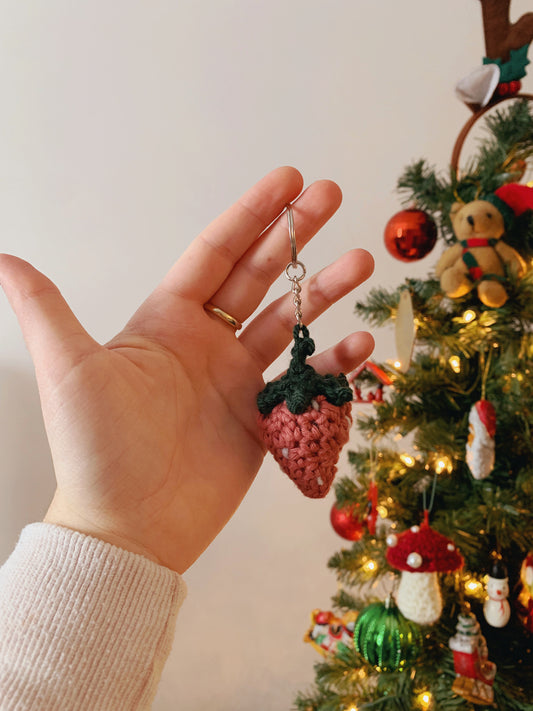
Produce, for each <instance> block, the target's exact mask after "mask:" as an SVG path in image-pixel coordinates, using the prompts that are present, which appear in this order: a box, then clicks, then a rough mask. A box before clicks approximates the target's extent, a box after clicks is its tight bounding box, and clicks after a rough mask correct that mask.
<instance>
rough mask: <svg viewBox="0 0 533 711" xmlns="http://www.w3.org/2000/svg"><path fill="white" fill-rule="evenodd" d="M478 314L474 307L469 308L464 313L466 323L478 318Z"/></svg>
mask: <svg viewBox="0 0 533 711" xmlns="http://www.w3.org/2000/svg"><path fill="white" fill-rule="evenodd" d="M476 315H477V314H476V312H475V311H472V309H467V310H466V311H465V312H464V313H463V321H464V322H465V323H470V322H471V321H473V320H474V319H475V318H476Z"/></svg>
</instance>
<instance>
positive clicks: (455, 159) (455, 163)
mask: <svg viewBox="0 0 533 711" xmlns="http://www.w3.org/2000/svg"><path fill="white" fill-rule="evenodd" d="M511 99H525V100H526V101H533V94H515V95H514V96H502V97H500V98H498V99H495V100H494V101H491V103H490V104H488V105H487V106H484V107H483V108H482V109H480V110H479V111H476V113H475V114H473V116H471V117H470V118H469V119H468V121H467V122H466V123H465V125H464V126H463V128H462V129H461V133H460V134H459V135H458V137H457V140H456V142H455V146H454V147H453V153H452V161H451V167H452V170H454V171H455V175H456V176H457V178H459V156H460V155H461V149H462V148H463V144H464V142H465V140H466V137H467V136H468V134H469V133H470V131H471V129H472V127H473V126H474V124H475V123H476V122H477V121H478V120H479V119H480V118H481V117H482V116H484V115H485V114H486V113H487V111H490V109H492V108H494V107H495V106H497V105H498V104H501V103H502V102H503V101H510V100H511Z"/></svg>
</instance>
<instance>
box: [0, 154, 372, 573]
mask: <svg viewBox="0 0 533 711" xmlns="http://www.w3.org/2000/svg"><path fill="white" fill-rule="evenodd" d="M301 190H302V178H301V176H300V174H299V173H298V171H296V170H295V169H293V168H279V169H277V170H275V171H273V172H272V173H270V174H269V175H267V176H266V177H265V178H263V180H261V181H260V182H259V183H258V184H257V185H255V186H254V187H253V188H252V189H251V190H249V191H248V192H247V193H246V194H245V195H244V196H243V197H242V198H241V199H240V200H239V201H238V202H237V203H236V204H235V205H233V206H232V207H231V208H230V209H229V210H228V211H227V212H225V213H224V214H223V215H221V216H220V217H219V218H218V219H217V220H215V221H214V222H213V223H212V224H211V225H210V226H209V227H208V228H207V229H206V230H205V231H204V232H203V233H202V234H201V235H200V236H199V237H198V238H197V239H196V240H195V241H194V242H192V244H191V245H190V247H189V248H188V249H187V251H186V252H185V253H184V255H183V256H182V257H181V258H180V259H179V261H178V262H177V263H176V264H175V265H174V266H173V267H172V269H171V270H170V272H169V273H168V274H167V275H166V277H165V278H164V279H163V281H162V282H161V284H160V285H159V286H158V287H157V288H156V289H155V291H154V292H153V293H152V294H151V295H150V296H149V297H148V299H147V300H146V301H145V303H144V304H143V305H142V306H141V307H140V309H139V310H138V311H137V312H136V313H135V314H134V316H133V317H132V319H131V320H130V322H129V323H128V324H127V325H126V327H125V328H124V329H123V330H122V331H121V332H120V333H119V334H118V335H117V336H116V337H115V338H113V339H112V341H111V342H110V343H108V344H106V345H105V346H102V345H100V344H98V343H96V342H95V341H94V340H93V339H92V338H91V337H90V336H89V334H87V332H86V331H85V330H84V329H83V327H82V326H81V325H80V323H79V322H78V321H77V319H76V318H75V316H74V315H73V314H72V312H71V311H70V309H69V307H68V306H67V304H66V303H65V301H64V300H63V298H62V296H61V295H60V293H59V291H58V290H57V288H56V287H55V286H54V285H53V284H52V283H51V282H50V281H49V280H48V279H47V278H46V277H45V276H43V275H42V274H40V273H39V272H38V271H36V270H35V269H34V268H33V267H32V266H30V265H29V264H28V263H26V262H24V261H22V260H20V259H18V258H17V257H12V256H9V255H2V256H0V281H1V283H2V286H3V287H4V290H5V291H6V293H7V296H8V298H9V300H10V302H11V304H12V306H13V309H14V310H15V313H16V314H17V317H18V319H19V322H20V324H21V327H22V330H23V333H24V337H25V339H26V342H27V344H28V347H29V350H30V352H31V355H32V358H33V361H34V363H35V369H36V374H37V381H38V385H39V392H40V395H41V402H42V407H43V413H44V420H45V425H46V430H47V434H48V438H49V442H50V447H51V451H52V457H53V461H54V469H55V474H56V478H57V491H56V494H55V497H54V500H53V502H52V504H51V506H50V509H49V511H48V514H47V517H46V520H47V521H49V522H51V523H55V524H59V525H63V526H68V527H70V528H74V529H76V530H79V531H82V532H84V533H87V534H90V535H95V536H98V537H100V538H103V539H104V540H107V541H110V542H111V543H115V544H116V545H119V546H121V547H123V548H126V549H128V550H132V551H134V552H138V553H141V554H143V555H146V556H148V557H150V558H152V559H154V560H156V561H157V562H159V563H161V564H163V565H166V566H168V567H169V568H172V569H173V570H176V571H178V572H183V571H184V570H185V569H186V568H188V567H189V566H190V565H191V564H192V563H193V562H194V560H196V558H197V557H198V556H199V555H200V553H201V552H202V551H203V550H204V549H205V548H206V547H207V546H208V545H209V543H210V542H211V541H212V540H213V538H214V537H215V536H216V535H217V533H218V532H219V531H220V530H221V528H222V527H223V526H224V524H225V523H226V522H227V521H228V519H229V518H230V517H231V515H232V514H233V512H234V511H235V509H236V508H237V506H238V505H239V503H240V501H241V500H242V498H243V496H244V494H245V493H246V491H247V490H248V488H249V486H250V485H251V483H252V481H253V479H254V476H255V474H256V473H257V471H258V469H259V467H260V465H261V462H262V460H263V457H264V454H265V450H264V446H263V444H262V442H261V440H260V439H259V437H258V431H257V427H256V404H255V399H256V396H257V393H258V392H259V391H260V390H261V389H262V387H263V378H262V373H263V371H264V370H265V368H267V367H268V366H269V365H270V364H271V363H272V362H273V360H274V359H275V358H276V357H277V356H278V355H279V354H280V353H281V352H282V351H283V349H284V348H285V347H286V346H287V344H288V343H289V342H290V339H291V334H292V326H293V323H294V316H293V309H292V304H291V300H290V298H288V297H284V298H281V299H278V300H277V301H274V302H273V303H271V304H270V305H269V306H267V307H266V308H265V309H264V310H262V311H260V312H259V313H258V314H257V315H255V317H254V318H252V319H250V320H249V322H248V323H247V325H246V326H245V328H244V329H243V331H242V333H241V334H240V335H239V336H238V337H236V334H235V332H234V330H233V328H232V327H231V326H229V325H227V324H226V323H224V322H223V321H222V320H220V319H219V318H217V317H216V316H214V315H212V314H210V313H208V312H206V311H205V309H204V308H203V305H204V304H205V303H206V302H207V301H211V302H213V303H214V304H216V305H217V306H219V307H220V308H222V309H224V310H225V311H227V312H229V313H231V314H232V315H233V316H235V317H236V318H237V319H239V320H240V321H246V320H247V319H249V318H250V316H251V315H252V314H253V313H254V311H255V310H256V309H257V307H258V306H259V304H260V303H261V301H262V300H263V298H264V296H265V294H266V292H267V291H268V288H269V287H270V285H271V284H272V282H273V281H274V280H275V279H276V277H277V276H278V275H279V273H280V272H281V271H282V270H283V268H284V267H285V265H286V264H287V262H288V261H289V259H290V250H289V241H288V234H287V225H286V221H285V220H284V219H283V217H282V218H280V217H279V216H280V213H282V211H283V209H284V206H285V205H286V204H287V203H289V202H293V201H295V202H294V203H293V210H294V217H295V224H296V236H297V241H298V245H299V247H302V246H303V245H304V244H305V243H306V242H307V241H308V240H309V239H310V238H311V237H312V236H313V235H314V234H316V232H317V231H318V230H319V229H320V227H321V226H322V225H323V224H324V223H325V222H326V221H327V220H328V219H329V218H330V217H331V216H332V215H333V213H334V212H335V211H336V209H337V208H338V206H339V205H340V201H341V195H340V190H339V189H338V187H337V186H336V185H335V184H334V183H331V182H329V181H318V182H317V183H314V184H313V185H311V186H310V187H309V188H308V189H307V190H306V191H304V192H303V193H301V194H300V192H301ZM372 266H373V261H372V258H371V257H370V255H369V254H368V253H367V252H365V251H364V250H353V251H351V252H349V253H348V254H346V255H344V257H342V258H341V259H340V260H338V261H337V262H336V263H334V264H333V265H331V266H330V267H327V268H326V269H324V270H323V271H322V272H320V273H319V274H317V275H316V276H315V277H312V278H310V279H308V280H307V281H306V282H305V283H304V287H303V295H302V296H303V302H304V320H305V322H306V323H309V322H310V321H312V320H313V319H314V318H316V316H318V315H319V314H320V313H322V312H323V311H324V310H325V309H327V308H328V306H329V305H331V304H332V303H333V302H334V301H336V300H337V299H339V298H340V297H342V296H344V295H345V294H346V293H348V292H349V291H351V290H352V289H353V288H354V287H355V286H357V285H358V284H359V283H360V282H361V281H363V280H364V279H366V278H367V277H368V276H369V275H370V273H371V271H372ZM372 346H373V342H372V338H371V337H370V336H369V334H367V333H359V334H352V335H350V336H348V337H347V338H345V339H344V340H343V341H341V342H340V343H339V344H338V345H337V346H336V347H334V348H332V349H330V350H329V351H326V352H325V353H323V354H321V355H319V356H316V357H315V360H314V362H313V365H314V366H315V368H317V370H320V371H321V372H340V371H341V370H349V369H351V368H353V367H354V366H355V365H357V364H358V363H359V362H361V360H363V359H364V358H366V357H368V355H369V354H370V352H371V349H372Z"/></svg>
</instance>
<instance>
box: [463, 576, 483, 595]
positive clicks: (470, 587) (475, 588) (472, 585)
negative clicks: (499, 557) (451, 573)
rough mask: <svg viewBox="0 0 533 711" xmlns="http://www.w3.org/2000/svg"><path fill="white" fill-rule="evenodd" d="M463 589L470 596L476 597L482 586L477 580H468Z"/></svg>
mask: <svg viewBox="0 0 533 711" xmlns="http://www.w3.org/2000/svg"><path fill="white" fill-rule="evenodd" d="M465 589H466V591H467V593H470V595H476V594H477V593H479V592H481V590H483V585H482V584H481V583H480V582H479V580H469V581H468V582H467V584H466V585H465Z"/></svg>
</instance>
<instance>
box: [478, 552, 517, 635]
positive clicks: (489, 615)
mask: <svg viewBox="0 0 533 711" xmlns="http://www.w3.org/2000/svg"><path fill="white" fill-rule="evenodd" d="M493 576H494V577H493ZM508 595H509V579H508V578H507V571H506V570H505V569H504V568H503V566H501V565H498V564H497V565H496V566H494V569H493V571H492V575H489V577H488V580H487V599H486V600H485V604H484V605H483V614H484V615H485V619H486V620H487V622H488V623H489V625H491V626H492V627H505V625H506V624H507V623H508V622H509V618H510V617H511V606H510V605H509V601H508V600H507V597H508Z"/></svg>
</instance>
